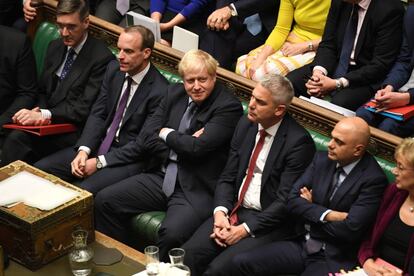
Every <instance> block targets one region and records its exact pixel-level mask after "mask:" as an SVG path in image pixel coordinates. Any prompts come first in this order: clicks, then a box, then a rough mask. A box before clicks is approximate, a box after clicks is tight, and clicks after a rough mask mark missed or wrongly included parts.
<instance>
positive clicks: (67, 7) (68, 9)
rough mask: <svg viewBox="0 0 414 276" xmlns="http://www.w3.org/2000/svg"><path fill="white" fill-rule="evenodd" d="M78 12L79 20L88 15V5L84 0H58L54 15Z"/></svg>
mask: <svg viewBox="0 0 414 276" xmlns="http://www.w3.org/2000/svg"><path fill="white" fill-rule="evenodd" d="M76 12H77V13H79V17H80V19H81V20H83V19H85V18H86V17H87V16H88V15H89V5H88V3H86V1H85V0H59V2H58V4H57V7H56V15H57V16H58V15H64V14H72V13H76Z"/></svg>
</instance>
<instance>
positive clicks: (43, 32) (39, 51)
mask: <svg viewBox="0 0 414 276" xmlns="http://www.w3.org/2000/svg"><path fill="white" fill-rule="evenodd" d="M59 37H60V34H59V31H58V28H57V27H56V25H55V24H52V23H50V22H46V21H45V22H43V23H41V24H40V26H39V28H38V29H37V31H36V34H35V38H34V41H33V52H34V55H35V59H36V69H37V73H38V75H40V74H41V73H42V71H43V63H44V60H45V56H46V51H47V47H48V46H49V43H50V42H51V41H52V40H55V39H57V38H59Z"/></svg>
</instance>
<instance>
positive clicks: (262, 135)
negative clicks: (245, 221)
mask: <svg viewBox="0 0 414 276" xmlns="http://www.w3.org/2000/svg"><path fill="white" fill-rule="evenodd" d="M259 134H260V138H259V141H257V144H256V147H255V148H254V151H253V154H252V157H251V158H250V163H249V167H248V169H247V176H246V179H245V181H244V184H243V187H242V190H241V192H240V196H239V200H238V201H237V203H236V205H235V206H234V208H233V210H232V211H231V214H230V224H231V225H236V224H237V223H238V221H239V218H238V217H237V210H238V209H239V207H240V206H241V204H242V203H243V200H244V196H245V195H246V192H247V189H248V188H249V185H250V182H251V181H252V178H253V172H254V169H255V168H256V161H257V158H258V157H259V154H260V151H261V150H262V148H263V145H264V141H265V138H266V136H267V133H266V131H265V130H264V129H262V130H260V131H259Z"/></svg>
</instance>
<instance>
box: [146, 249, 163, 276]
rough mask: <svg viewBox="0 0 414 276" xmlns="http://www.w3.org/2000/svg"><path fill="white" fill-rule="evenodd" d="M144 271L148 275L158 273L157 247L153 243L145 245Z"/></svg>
mask: <svg viewBox="0 0 414 276" xmlns="http://www.w3.org/2000/svg"><path fill="white" fill-rule="evenodd" d="M144 253H145V259H146V272H147V275H148V276H155V275H158V274H159V272H160V257H159V249H158V247H156V246H154V245H150V246H147V247H145V249H144Z"/></svg>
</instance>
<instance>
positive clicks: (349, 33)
mask: <svg viewBox="0 0 414 276" xmlns="http://www.w3.org/2000/svg"><path fill="white" fill-rule="evenodd" d="M358 9H359V6H358V4H354V6H353V8H352V12H351V16H350V18H349V21H348V24H347V25H346V29H345V34H344V41H343V42H342V50H341V55H340V57H339V62H338V66H337V67H336V70H335V73H334V75H333V77H334V78H335V79H337V78H340V77H343V76H344V75H345V74H346V73H347V72H348V67H349V61H350V59H351V53H352V49H353V48H354V42H355V37H356V33H357V26H358Z"/></svg>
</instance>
